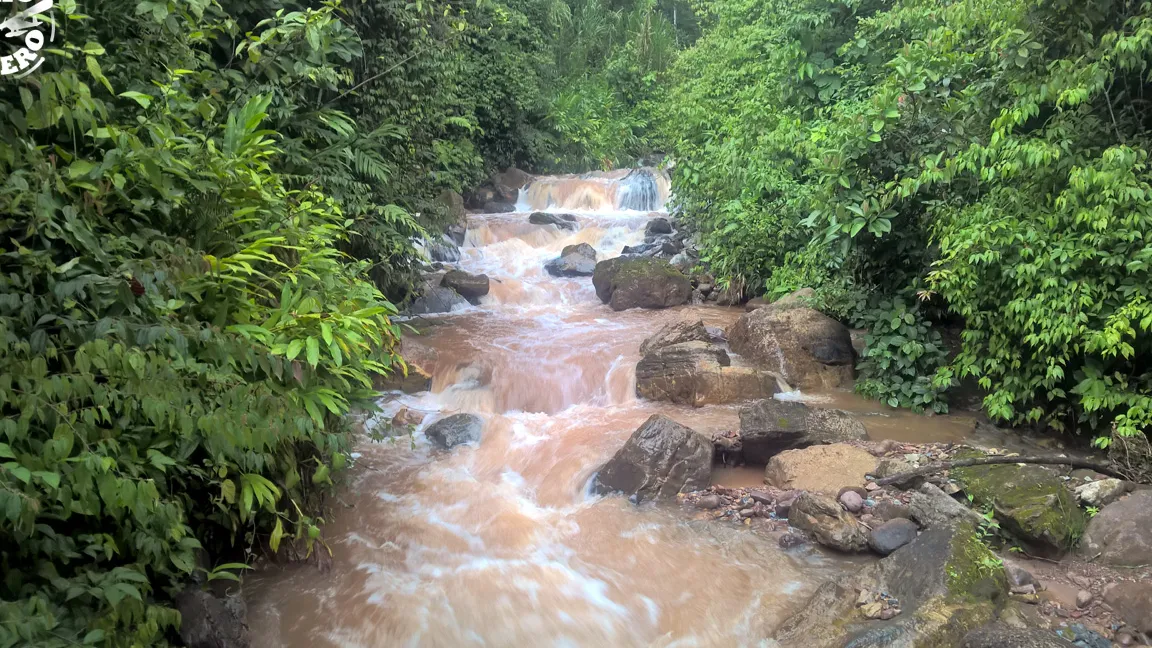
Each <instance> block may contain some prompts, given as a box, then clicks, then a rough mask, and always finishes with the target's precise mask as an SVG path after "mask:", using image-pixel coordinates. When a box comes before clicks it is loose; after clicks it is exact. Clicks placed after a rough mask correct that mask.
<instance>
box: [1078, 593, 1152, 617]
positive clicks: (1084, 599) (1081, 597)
mask: <svg viewBox="0 0 1152 648" xmlns="http://www.w3.org/2000/svg"><path fill="white" fill-rule="evenodd" d="M1095 598H1096V597H1095V595H1094V594H1092V592H1089V591H1088V590H1080V591H1079V592H1076V607H1078V608H1086V607H1088V605H1089V604H1091V603H1092V601H1093V600H1094V599H1095ZM1150 612H1152V610H1150Z"/></svg>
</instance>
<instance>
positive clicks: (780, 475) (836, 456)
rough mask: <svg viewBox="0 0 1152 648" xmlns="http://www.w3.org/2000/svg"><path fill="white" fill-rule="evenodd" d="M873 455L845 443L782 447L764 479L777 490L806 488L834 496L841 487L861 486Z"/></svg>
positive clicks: (771, 461) (871, 466) (874, 460)
mask: <svg viewBox="0 0 1152 648" xmlns="http://www.w3.org/2000/svg"><path fill="white" fill-rule="evenodd" d="M875 467H876V458H875V457H873V456H872V455H870V454H868V452H866V451H864V450H861V449H860V448H857V447H855V446H850V445H845V444H839V443H837V444H833V445H821V446H812V447H810V448H802V449H799V450H785V451H784V452H781V453H780V454H777V455H775V456H773V457H772V458H771V459H770V460H769V461H768V466H767V468H765V470H764V480H765V481H766V482H767V483H768V484H769V485H771V486H773V487H775V488H781V489H797V490H810V491H816V492H820V493H828V494H831V495H833V496H835V495H836V494H837V493H839V492H840V489H841V488H843V487H845V486H861V487H862V486H863V485H864V482H865V478H864V476H865V475H866V474H868V473H870V472H871V471H872V470H873V469H874V468H875Z"/></svg>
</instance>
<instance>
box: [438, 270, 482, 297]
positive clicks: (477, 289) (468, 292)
mask: <svg viewBox="0 0 1152 648" xmlns="http://www.w3.org/2000/svg"><path fill="white" fill-rule="evenodd" d="M440 285H441V286H444V287H445V288H451V289H452V290H455V291H456V292H458V293H460V296H461V297H463V298H464V299H467V300H468V301H469V302H471V303H473V304H475V303H476V302H477V301H479V300H480V298H481V297H483V296H484V295H487V294H488V289H489V282H488V275H485V274H480V275H475V274H472V273H470V272H464V271H463V270H449V271H448V272H447V273H445V274H444V278H443V279H441V280H440Z"/></svg>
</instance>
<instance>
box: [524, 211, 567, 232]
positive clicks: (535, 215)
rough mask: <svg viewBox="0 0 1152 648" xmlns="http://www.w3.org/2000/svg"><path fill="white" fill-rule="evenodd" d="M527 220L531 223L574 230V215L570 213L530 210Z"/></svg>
mask: <svg viewBox="0 0 1152 648" xmlns="http://www.w3.org/2000/svg"><path fill="white" fill-rule="evenodd" d="M528 222H529V223H532V224H533V225H555V226H556V227H559V228H560V229H562V230H575V229H576V228H577V225H576V217H575V216H573V215H572V214H554V213H552V212H532V213H531V214H530V215H529V216H528Z"/></svg>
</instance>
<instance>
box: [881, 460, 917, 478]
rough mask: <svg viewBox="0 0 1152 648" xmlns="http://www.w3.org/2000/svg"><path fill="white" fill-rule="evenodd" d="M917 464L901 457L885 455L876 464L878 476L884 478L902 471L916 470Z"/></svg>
mask: <svg viewBox="0 0 1152 648" xmlns="http://www.w3.org/2000/svg"><path fill="white" fill-rule="evenodd" d="M915 469H916V465H915V464H913V463H910V462H908V461H907V460H905V459H902V458H900V457H884V458H883V459H881V460H880V463H879V464H878V465H877V466H876V473H875V474H876V477H878V478H880V479H883V478H885V477H891V476H893V475H899V474H900V473H904V472H908V471H909V470H915Z"/></svg>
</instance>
